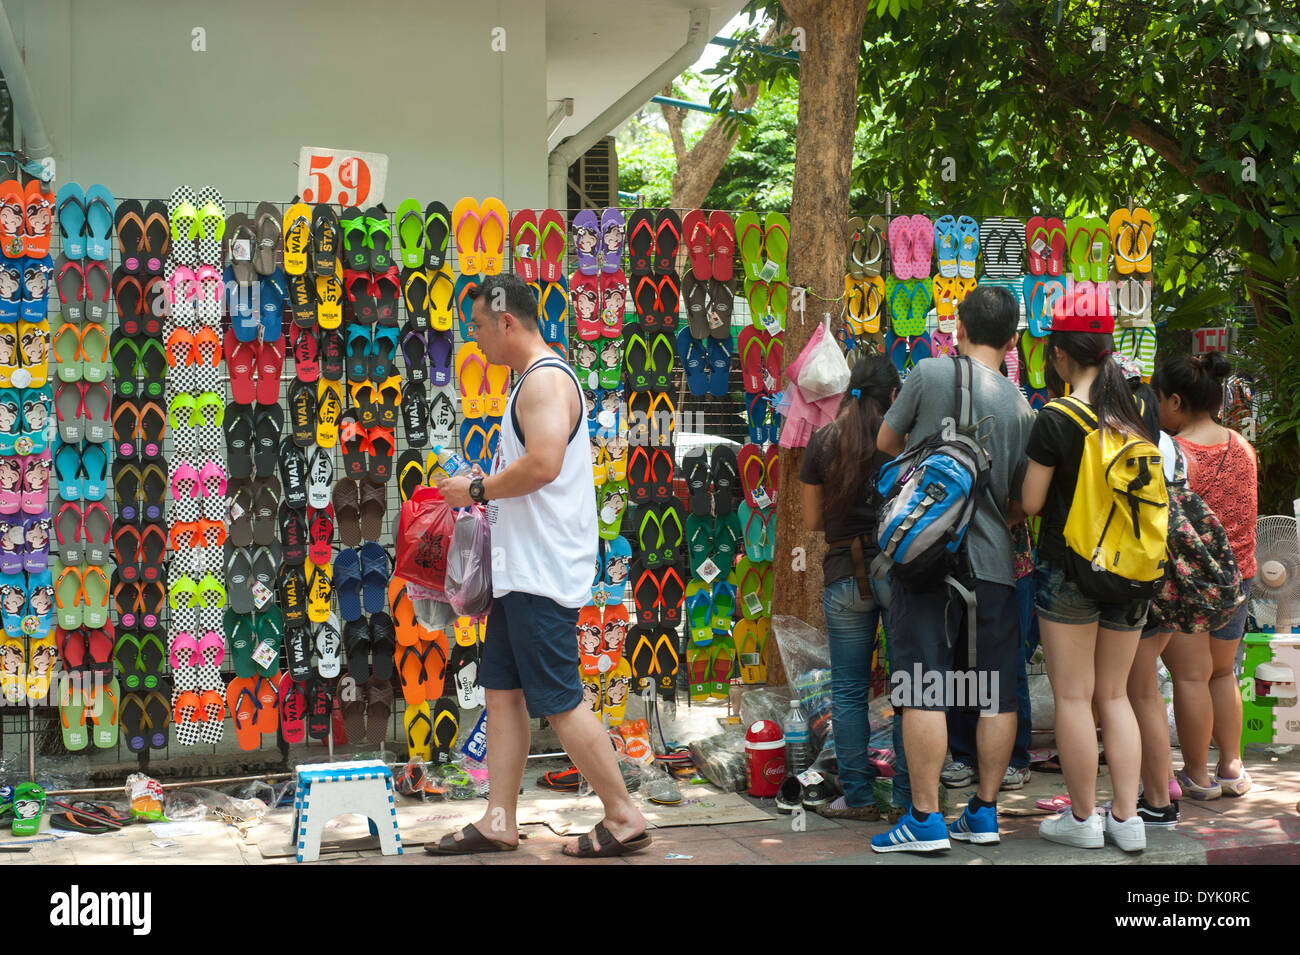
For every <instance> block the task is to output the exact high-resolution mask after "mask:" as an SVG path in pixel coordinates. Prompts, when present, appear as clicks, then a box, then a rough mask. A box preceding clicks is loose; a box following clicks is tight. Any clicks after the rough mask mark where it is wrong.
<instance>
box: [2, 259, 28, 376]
mask: <svg viewBox="0 0 1300 955" xmlns="http://www.w3.org/2000/svg"><path fill="white" fill-rule="evenodd" d="M0 274H3V275H4V277H5V278H6V279H7V280H8V284H9V286H10V288H12V289H13V291H12V292H11V293H0V322H3V323H5V324H14V323H16V322H17V321H18V317H19V316H20V315H21V314H22V309H23V260H22V259H0ZM10 334H12V335H13V337H14V341H15V342H17V340H18V330H17V329H12V330H11V331H10ZM17 363H18V359H17V356H15V357H14V364H15V365H17Z"/></svg>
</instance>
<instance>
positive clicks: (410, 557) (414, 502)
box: [394, 487, 456, 590]
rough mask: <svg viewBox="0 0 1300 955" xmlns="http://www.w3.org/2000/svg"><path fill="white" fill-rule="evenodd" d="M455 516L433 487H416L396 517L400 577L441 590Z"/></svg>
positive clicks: (397, 565) (444, 585)
mask: <svg viewBox="0 0 1300 955" xmlns="http://www.w3.org/2000/svg"><path fill="white" fill-rule="evenodd" d="M455 522H456V516H455V513H454V512H453V511H452V509H451V507H450V506H449V505H448V504H447V502H446V501H445V500H443V497H442V493H441V492H440V491H439V490H438V489H437V488H434V487H421V488H417V489H416V491H415V493H414V494H413V495H411V499H410V500H409V501H407V502H406V503H405V504H403V505H402V511H401V514H400V515H399V516H398V518H397V564H396V569H395V570H394V573H395V574H396V575H397V576H398V577H401V578H402V579H403V580H405V581H408V582H412V583H416V584H421V585H423V586H425V587H432V588H433V589H434V590H444V589H445V588H446V580H447V554H448V552H449V551H450V549H451V535H452V530H453V528H454V526H455Z"/></svg>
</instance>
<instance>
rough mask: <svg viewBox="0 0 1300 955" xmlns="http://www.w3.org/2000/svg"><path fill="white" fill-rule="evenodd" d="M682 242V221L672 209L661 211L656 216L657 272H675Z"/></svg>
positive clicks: (655, 262)
mask: <svg viewBox="0 0 1300 955" xmlns="http://www.w3.org/2000/svg"><path fill="white" fill-rule="evenodd" d="M681 241H682V219H681V216H679V215H678V214H677V213H676V212H674V211H673V210H672V209H660V210H659V212H658V214H657V215H656V216H655V260H654V265H655V271H656V272H658V273H660V274H664V273H666V272H671V271H672V270H673V264H674V263H675V262H676V261H677V247H678V245H680V244H681Z"/></svg>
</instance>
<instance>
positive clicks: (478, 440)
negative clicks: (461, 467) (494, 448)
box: [460, 418, 488, 471]
mask: <svg viewBox="0 0 1300 955" xmlns="http://www.w3.org/2000/svg"><path fill="white" fill-rule="evenodd" d="M487 427H488V419H486V418H466V419H465V420H464V421H462V422H461V423H460V449H461V451H462V452H463V453H464V455H465V460H466V461H467V462H469V463H470V464H477V465H478V466H479V467H481V468H483V470H485V471H486V470H487V457H488V449H487Z"/></svg>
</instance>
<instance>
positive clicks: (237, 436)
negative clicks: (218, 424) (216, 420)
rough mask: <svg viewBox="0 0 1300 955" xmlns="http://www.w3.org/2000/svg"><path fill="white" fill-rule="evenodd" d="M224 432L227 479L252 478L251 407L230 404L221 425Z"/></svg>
mask: <svg viewBox="0 0 1300 955" xmlns="http://www.w3.org/2000/svg"><path fill="white" fill-rule="evenodd" d="M222 427H223V429H224V430H225V432H226V460H227V462H228V463H227V465H226V467H227V469H228V470H227V477H228V478H229V479H232V480H233V479H236V478H240V479H242V478H251V477H252V476H253V406H252V405H241V404H236V403H235V402H233V401H232V402H231V403H230V404H229V405H227V406H226V417H225V421H224V422H223V425H222Z"/></svg>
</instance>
